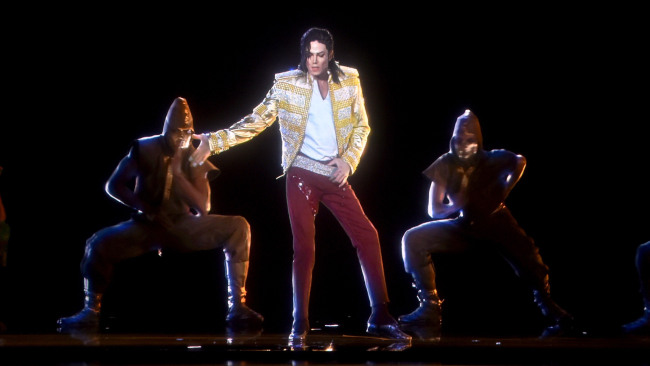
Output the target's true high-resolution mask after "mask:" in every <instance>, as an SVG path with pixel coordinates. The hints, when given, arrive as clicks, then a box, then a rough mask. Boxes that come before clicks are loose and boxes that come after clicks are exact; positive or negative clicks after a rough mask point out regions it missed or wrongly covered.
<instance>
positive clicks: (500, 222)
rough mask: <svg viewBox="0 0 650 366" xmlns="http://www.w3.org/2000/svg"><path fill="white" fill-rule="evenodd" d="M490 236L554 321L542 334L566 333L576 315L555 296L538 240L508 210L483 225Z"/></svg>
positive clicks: (494, 215) (539, 305)
mask: <svg viewBox="0 0 650 366" xmlns="http://www.w3.org/2000/svg"><path fill="white" fill-rule="evenodd" d="M481 232H483V233H485V235H486V238H487V239H488V240H489V241H490V242H492V243H494V244H495V245H497V250H498V251H499V253H500V254H501V255H502V256H503V257H504V258H505V259H506V260H507V261H508V263H509V264H510V265H511V266H512V268H513V269H514V270H515V272H516V273H517V275H518V276H519V277H520V278H521V279H522V280H524V282H525V283H526V284H527V285H528V286H529V287H530V288H531V289H532V290H533V296H534V300H535V303H536V304H537V306H538V307H539V309H540V311H541V312H542V314H543V315H544V316H545V317H546V318H547V319H548V321H549V323H550V324H551V325H550V326H549V327H547V328H546V330H545V331H544V332H543V333H542V337H548V336H553V335H559V334H563V333H566V332H567V331H569V330H570V329H571V328H572V327H573V316H571V315H570V314H569V313H568V312H567V311H566V310H564V309H563V308H562V307H560V306H559V305H558V304H557V303H556V302H555V301H554V300H553V299H552V298H551V290H550V283H549V275H548V267H547V266H546V264H544V262H543V260H542V257H541V256H540V254H539V249H538V248H537V246H536V245H535V242H534V241H533V239H532V238H530V237H529V236H528V235H527V234H526V232H525V231H524V230H523V229H522V228H521V227H520V226H519V224H518V223H517V221H516V220H515V219H514V217H513V216H512V215H511V214H510V211H509V210H508V209H502V210H501V211H499V212H498V213H496V214H493V220H490V223H489V227H487V228H481Z"/></svg>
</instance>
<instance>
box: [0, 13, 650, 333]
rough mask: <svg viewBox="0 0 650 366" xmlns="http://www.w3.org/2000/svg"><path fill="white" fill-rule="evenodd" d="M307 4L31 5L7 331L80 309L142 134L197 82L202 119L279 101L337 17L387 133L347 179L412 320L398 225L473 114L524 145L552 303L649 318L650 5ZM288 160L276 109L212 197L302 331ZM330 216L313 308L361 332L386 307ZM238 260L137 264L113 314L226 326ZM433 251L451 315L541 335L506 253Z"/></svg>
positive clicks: (2, 160) (197, 257)
mask: <svg viewBox="0 0 650 366" xmlns="http://www.w3.org/2000/svg"><path fill="white" fill-rule="evenodd" d="M251 7H256V6H251ZM297 9H301V10H300V11H294V12H285V10H282V11H278V12H277V13H275V14H271V13H270V12H271V11H272V10H271V9H270V8H268V9H266V8H264V9H257V10H254V9H239V10H237V11H232V12H228V13H226V12H222V11H219V10H210V9H176V8H173V9H172V8H168V9H133V8H118V7H111V8H100V7H96V8H87V9H62V8H57V9H18V10H17V11H16V12H15V13H14V14H15V16H16V17H18V19H19V20H20V21H17V22H16V23H17V26H15V27H12V28H11V29H8V30H7V32H6V33H5V34H6V35H7V39H8V43H7V44H6V45H5V48H4V49H5V52H4V57H3V58H4V59H5V61H8V63H9V66H5V69H4V70H5V72H4V76H3V79H6V80H7V81H6V82H3V84H4V86H5V97H4V98H3V101H4V103H3V105H4V108H3V110H4V111H5V113H6V114H5V116H6V117H5V118H4V119H3V121H2V122H0V123H1V127H0V165H2V166H3V167H4V168H5V169H4V172H3V173H2V175H1V176H0V194H1V195H2V198H3V201H4V203H5V206H6V209H7V213H8V223H9V224H10V225H11V228H12V236H11V239H10V249H9V258H8V259H9V260H8V266H7V267H6V268H3V269H2V276H3V277H2V279H1V281H2V282H1V284H2V289H0V299H1V300H0V304H1V305H0V309H2V314H0V319H1V320H3V321H4V322H5V323H6V324H7V325H8V327H9V330H10V331H15V332H33V331H51V330H53V329H54V323H55V321H56V319H57V318H58V317H60V316H64V315H69V314H72V313H73V312H75V311H77V310H78V309H79V307H80V306H81V302H82V292H81V289H82V281H81V277H80V275H79V261H80V260H81V257H82V254H83V249H84V244H85V240H86V239H87V238H88V237H90V236H91V235H92V233H94V232H95V231H97V230H99V229H101V228H103V227H106V226H109V225H113V224H115V223H117V222H119V221H122V220H124V219H127V218H128V211H127V210H126V209H124V208H123V207H121V206H120V205H119V204H117V203H116V202H114V201H112V200H111V199H110V198H109V197H108V196H107V195H106V194H105V193H104V191H103V188H104V183H105V182H106V179H107V178H108V177H109V175H110V174H111V172H112V170H113V168H114V167H115V166H116V164H117V163H118V162H119V160H120V159H121V158H122V157H123V155H124V154H125V153H126V152H127V151H128V148H129V144H130V142H131V141H132V140H133V139H135V138H138V137H142V136H148V135H153V134H157V133H160V132H161V130H162V124H163V121H164V117H165V114H166V112H167V108H168V107H169V105H170V103H171V101H172V100H173V98H174V97H176V96H183V97H185V98H187V100H188V102H189V105H190V107H191V109H192V112H193V115H194V119H195V127H196V129H197V130H198V131H199V132H208V131H214V130H217V129H220V128H224V127H227V126H229V125H230V124H232V123H234V122H235V121H237V120H238V119H239V118H241V117H242V116H244V115H246V114H248V113H250V111H251V110H252V108H253V107H255V106H256V105H257V104H258V103H259V102H260V101H261V100H262V98H263V97H264V96H265V93H266V92H267V91H268V90H269V89H270V87H271V85H272V81H273V75H274V73H277V72H282V71H286V70H288V69H292V68H295V67H296V65H297V63H298V61H299V49H298V42H299V38H300V35H301V34H302V33H303V32H304V31H305V30H306V29H308V28H309V27H310V26H320V27H326V28H329V29H330V30H331V31H332V33H333V35H334V38H335V58H336V59H337V60H339V61H340V63H341V64H343V65H348V66H352V67H356V68H358V70H359V71H360V75H361V83H362V86H363V90H364V94H365V101H366V108H367V112H368V115H369V120H370V125H371V128H372V132H371V134H370V137H369V140H368V144H367V149H366V152H365V155H364V157H363V159H362V161H361V164H360V166H359V169H358V170H357V172H356V173H355V174H354V175H353V176H352V177H351V178H350V179H349V181H350V183H351V184H352V186H353V188H354V189H355V191H356V193H357V195H358V197H359V199H360V200H361V202H362V204H363V206H364V208H365V210H366V214H367V215H368V216H369V218H370V219H371V220H372V221H373V223H374V224H375V226H376V227H377V229H378V231H379V235H380V239H381V243H382V251H383V259H384V265H385V271H386V277H387V282H388V289H389V294H390V296H391V299H392V302H391V304H390V306H391V310H392V312H393V313H394V314H395V315H396V316H397V315H399V314H403V313H406V312H410V311H411V310H412V309H413V308H414V307H415V306H416V299H415V291H414V290H413V289H412V288H411V287H410V279H409V277H408V276H407V275H406V274H405V272H404V270H403V266H402V260H401V254H400V239H401V236H402V234H403V233H404V231H405V230H407V229H409V228H410V227H412V226H415V225H417V224H420V223H422V222H424V221H426V220H427V218H428V217H427V216H426V203H427V201H426V196H427V191H428V182H427V180H426V179H425V178H424V176H423V175H422V174H421V172H422V170H424V169H425V168H426V167H427V166H428V165H429V164H430V163H431V162H432V161H433V160H434V159H435V158H436V157H437V156H439V155H440V154H442V153H444V152H445V151H447V150H448V148H449V138H450V136H451V132H452V127H453V123H454V121H455V118H456V117H457V116H458V115H460V114H462V113H463V111H464V110H465V109H466V108H470V109H472V110H473V111H474V112H475V113H476V115H477V116H478V117H479V119H480V121H481V124H482V129H483V135H484V141H485V147H486V148H488V149H493V148H504V149H508V150H511V151H514V152H517V153H520V154H523V155H524V156H526V158H527V159H528V167H527V169H526V172H525V173H524V176H523V178H522V180H521V182H520V183H519V185H518V186H517V187H516V188H515V189H514V191H513V192H512V194H511V196H510V197H509V199H508V201H507V204H508V205H509V207H510V208H511V210H512V211H513V213H514V215H515V217H516V218H517V219H518V220H519V222H520V224H521V225H522V226H523V228H524V229H525V230H526V231H527V232H528V234H529V235H531V236H532V237H533V238H534V239H535V241H536V243H537V244H538V246H539V248H540V252H541V254H542V256H543V258H544V260H545V262H546V263H547V264H548V265H549V267H550V276H551V286H552V287H551V288H552V292H553V294H554V297H555V299H556V300H557V302H559V303H560V304H561V305H563V306H564V307H566V308H567V310H569V311H570V312H572V313H574V314H575V316H576V318H577V319H578V320H579V321H581V322H583V323H584V324H586V325H587V326H590V327H591V326H593V327H601V326H603V325H617V324H619V323H623V322H627V321H630V320H632V319H635V318H636V317H637V316H638V315H639V314H640V313H641V309H642V303H641V299H640V296H639V294H638V292H637V289H638V280H637V278H636V273H635V269H634V253H635V249H636V247H637V246H638V245H639V244H641V243H642V242H645V241H648V240H650V230H648V223H649V222H650V220H649V219H650V214H649V211H648V209H647V207H648V204H649V203H650V194H649V193H648V189H647V186H648V183H647V174H648V162H647V158H648V152H647V146H648V144H647V141H648V134H647V132H648V127H647V124H648V122H649V121H648V117H647V100H648V98H647V97H648V95H647V94H648V93H647V90H646V89H647V88H646V87H645V86H646V85H647V81H648V80H647V70H646V65H647V59H645V61H644V59H643V57H645V56H644V53H643V52H642V50H643V45H644V44H645V43H647V40H646V39H645V38H646V37H645V36H642V32H643V31H646V33H647V27H645V26H644V25H643V23H642V22H641V19H639V13H640V12H639V11H637V10H636V9H622V8H617V9H610V8H604V7H603V8H595V7H593V6H592V7H589V8H577V7H576V8H533V7H532V6H531V7H530V8H514V9H512V8H510V9H506V8H470V7H467V8H462V7H459V8H456V9H434V10H433V11H430V10H426V11H425V10H424V9H418V8H417V7H412V8H408V9H391V10H387V9H384V10H379V12H374V11H373V12H368V10H367V9H363V8H360V7H358V8H354V7H352V8H349V7H347V6H341V7H337V6H336V5H328V10H327V11H326V12H321V13H319V14H317V13H315V12H314V11H312V10H310V9H307V8H305V7H304V6H300V7H297ZM73 10H74V12H73ZM68 12H70V13H68ZM71 14H77V15H74V16H73V15H71ZM315 14H316V15H315ZM328 14H330V15H328ZM504 14H508V15H507V16H506V15H504ZM7 112H8V113H7ZM280 154H281V151H280V140H279V132H278V130H277V126H276V125H274V126H272V127H270V128H269V129H268V130H266V131H265V132H263V133H262V134H261V135H259V136H258V137H256V138H255V139H254V140H252V141H250V142H248V143H246V144H243V145H240V146H237V147H235V148H232V149H231V150H229V151H227V152H225V153H223V154H221V155H218V156H214V157H212V158H211V161H212V162H214V163H215V164H216V165H217V166H218V167H219V168H220V169H221V170H222V174H221V176H220V177H219V178H218V179H217V180H216V181H214V183H213V184H212V189H213V207H214V209H213V212H214V213H219V214H228V215H243V216H244V217H246V218H247V219H248V220H249V222H250V224H251V229H252V240H253V243H252V249H251V263H250V275H249V279H248V290H249V299H248V301H249V304H250V305H251V306H252V307H253V308H255V309H257V310H259V311H260V312H261V313H262V314H263V315H264V316H265V317H266V319H267V328H268V329H269V330H277V331H282V332H284V331H286V332H288V331H289V328H290V319H291V259H292V258H291V256H292V249H291V235H290V231H289V221H288V218H287V215H286V207H285V197H284V183H285V182H284V178H280V179H276V178H277V177H278V176H279V175H280V174H281V168H280ZM316 225H317V238H316V245H317V258H316V268H315V272H314V283H313V289H312V308H311V314H312V318H313V319H314V321H318V322H321V321H322V322H326V321H327V322H329V321H331V322H339V323H346V322H347V323H349V324H351V326H358V327H360V328H362V327H363V324H364V322H365V320H366V319H367V316H368V314H369V308H368V299H367V297H366V294H365V288H364V286H363V279H362V275H361V271H360V268H359V265H358V262H357V259H356V255H355V251H354V250H353V248H352V247H351V245H350V243H349V240H348V239H347V236H346V235H345V234H344V233H343V231H342V229H341V228H340V226H339V225H338V223H337V222H336V220H335V219H334V218H333V217H332V216H331V215H330V213H329V212H328V211H327V209H325V208H324V207H321V211H320V213H319V215H318V216H317V219H316ZM222 259H223V254H222V253H221V252H220V251H211V252H207V253H198V254H192V255H186V256H180V257H172V258H170V257H167V258H166V257H165V256H164V255H163V257H162V260H161V258H156V257H155V256H145V257H143V258H140V259H138V260H134V261H129V262H128V263H125V264H124V265H123V266H121V268H120V270H119V273H118V276H117V278H116V283H115V284H114V286H113V288H112V289H111V293H110V295H107V297H108V298H107V304H106V307H105V308H106V310H107V311H108V312H109V313H110V314H111V315H112V316H115V319H116V320H115V322H116V323H115V324H118V325H116V327H119V326H121V327H123V328H122V329H134V328H133V327H136V326H138V325H139V326H141V327H142V329H161V330H166V329H167V330H168V329H170V327H181V326H183V327H186V328H187V329H189V330H206V329H207V330H212V329H214V328H213V327H219V326H220V325H219V324H221V323H220V322H222V319H223V317H224V315H225V306H226V304H225V298H226V293H225V280H224V277H223V276H224V272H223V261H222ZM434 261H435V264H436V267H437V269H438V285H439V288H440V292H441V295H442V296H443V297H444V298H445V307H444V309H445V310H444V311H445V326H446V327H448V329H449V330H450V331H457V332H460V333H462V332H466V333H479V332H482V333H485V334H498V333H508V334H510V333H512V334H526V333H529V332H530V333H536V332H538V331H539V329H540V328H539V327H540V324H541V322H542V320H541V317H540V316H539V314H538V311H537V310H536V308H535V306H534V304H533V303H532V295H531V294H530V293H529V291H528V290H527V289H525V288H524V287H523V286H522V284H521V283H520V282H519V280H518V278H517V277H516V276H515V275H514V274H513V273H512V271H511V269H510V268H509V266H508V265H507V264H506V263H505V262H504V261H502V260H501V259H500V258H499V257H497V256H496V255H494V254H490V253H477V254H467V255H447V256H439V257H436V258H434ZM119 319H121V320H119ZM129 325H130V326H132V327H131V328H129Z"/></svg>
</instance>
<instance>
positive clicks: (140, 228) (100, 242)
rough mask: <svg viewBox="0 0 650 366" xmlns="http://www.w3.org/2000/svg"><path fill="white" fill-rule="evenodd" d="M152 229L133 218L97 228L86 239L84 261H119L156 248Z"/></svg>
mask: <svg viewBox="0 0 650 366" xmlns="http://www.w3.org/2000/svg"><path fill="white" fill-rule="evenodd" d="M154 236H155V235H154V233H153V231H152V230H151V229H150V228H148V227H146V226H145V225H143V224H141V223H138V222H136V221H133V220H128V221H124V222H121V223H119V224H117V225H114V226H110V227H107V228H104V229H101V230H99V231H98V232H96V233H95V234H93V235H92V236H91V237H90V238H89V239H88V240H87V241H86V252H85V254H84V261H88V260H91V258H95V259H99V258H101V260H104V261H108V262H111V263H115V262H119V261H122V260H125V259H128V258H134V257H137V256H140V255H142V254H145V253H147V252H149V251H152V250H155V249H157V247H158V245H157V243H156V241H155V240H154V239H153V238H154Z"/></svg>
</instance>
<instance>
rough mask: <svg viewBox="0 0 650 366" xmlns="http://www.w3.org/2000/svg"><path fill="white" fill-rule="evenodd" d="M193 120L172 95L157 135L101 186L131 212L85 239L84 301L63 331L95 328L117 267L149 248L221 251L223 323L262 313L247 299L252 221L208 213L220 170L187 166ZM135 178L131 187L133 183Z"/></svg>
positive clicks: (139, 144) (254, 321)
mask: <svg viewBox="0 0 650 366" xmlns="http://www.w3.org/2000/svg"><path fill="white" fill-rule="evenodd" d="M193 133H194V122H193V119H192V114H191V112H190V108H189V106H188V104H187V101H186V100H185V99H184V98H181V97H178V98H176V99H174V101H173V103H172V105H171V107H170V108H169V111H168V113H167V116H166V118H165V124H164V127H163V132H162V134H159V135H155V136H150V137H143V138H140V139H137V140H136V141H134V143H133V146H132V147H131V149H130V151H129V153H128V154H127V155H126V156H125V157H124V158H123V159H122V160H121V161H120V163H119V165H118V166H117V168H116V169H115V171H114V172H113V174H112V175H111V176H110V178H109V180H108V182H107V183H106V192H107V193H108V195H109V196H111V197H112V198H114V199H115V200H117V201H119V202H120V203H122V204H124V205H125V206H127V207H129V208H131V209H133V210H134V213H133V215H132V217H131V219H129V220H127V221H124V222H121V223H119V224H117V225H114V226H111V227H107V228H104V229H102V230H100V231H98V232H96V233H95V234H93V235H92V236H91V237H90V238H89V239H88V240H87V241H86V249H85V253H84V256H83V260H82V262H81V273H82V275H83V278H84V291H85V298H84V306H83V308H82V309H81V311H79V312H78V313H77V314H75V315H73V316H70V317H65V318H61V319H59V320H58V324H59V326H60V328H59V330H60V331H61V332H67V331H70V330H79V329H98V327H99V321H100V314H101V305H102V296H103V294H104V292H105V291H106V289H107V287H108V285H109V283H110V281H111V278H112V276H113V271H114V268H115V265H116V264H117V263H119V262H122V261H124V260H126V259H129V258H134V257H137V256H140V255H143V254H145V253H148V252H151V251H158V250H161V249H172V250H175V251H178V252H190V251H198V250H209V249H215V248H223V252H224V254H225V264H226V277H227V283H228V313H227V315H226V324H227V325H228V326H233V327H236V326H242V327H250V326H259V325H261V323H262V321H263V317H262V316H261V315H260V314H258V313H257V312H255V311H253V310H252V309H250V308H249V307H248V306H247V305H246V303H245V298H246V288H245V284H246V277H247V275H248V264H249V252H250V243H251V238H250V226H249V224H248V222H247V221H246V219H245V218H243V217H241V216H224V215H215V214H209V212H210V184H209V183H210V181H211V180H212V179H214V178H215V177H216V176H217V175H218V174H219V170H218V169H217V167H215V166H214V165H213V164H212V163H210V162H209V161H205V162H204V163H203V164H200V165H191V164H190V163H189V160H188V158H189V156H191V154H192V153H193V152H194V150H195V148H194V146H193V145H192V144H191V138H192V134H193ZM133 180H135V186H133V187H132V182H133Z"/></svg>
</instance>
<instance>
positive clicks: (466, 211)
mask: <svg viewBox="0 0 650 366" xmlns="http://www.w3.org/2000/svg"><path fill="white" fill-rule="evenodd" d="M525 166H526V159H525V158H524V157H523V156H521V155H516V154H514V153H512V152H510V151H507V150H502V149H497V150H490V151H486V150H484V149H483V137H482V133H481V127H480V125H479V121H478V118H477V117H476V115H474V113H472V112H471V111H470V110H466V111H465V113H463V114H462V115H461V116H459V117H458V118H457V120H456V123H455V126H454V131H453V136H452V138H451V141H450V151H449V152H447V153H445V154H443V155H442V156H440V157H439V158H438V159H436V160H435V161H434V162H433V163H432V164H431V165H430V166H429V167H428V168H427V169H426V170H424V172H423V174H424V175H425V176H426V177H427V178H428V179H430V180H431V182H432V183H431V186H430V190H429V207H428V211H429V212H428V213H429V216H431V218H433V221H430V222H426V223H423V224H421V225H419V226H416V227H413V228H411V229H409V230H407V231H406V232H405V233H404V236H403V237H402V259H403V261H404V268H405V270H406V272H407V273H409V274H410V275H411V276H412V278H413V286H414V287H415V288H416V289H417V298H418V300H419V307H418V308H417V309H415V311H413V312H412V313H410V314H407V315H402V316H400V317H399V322H400V324H401V325H402V326H403V328H404V329H407V328H408V327H413V326H423V327H440V326H441V308H440V307H441V300H440V298H439V297H438V292H437V289H436V282H435V278H436V275H435V271H434V264H433V261H432V258H431V255H432V254H435V253H445V252H463V251H466V250H470V249H472V248H479V247H481V248H490V249H492V250H495V251H497V252H498V253H499V254H500V255H501V256H502V257H503V258H504V259H505V260H506V261H507V262H508V263H509V264H510V265H511V266H512V268H513V269H514V270H515V272H516V274H517V275H518V276H519V277H520V278H521V279H522V280H524V281H525V283H526V284H527V285H528V286H529V287H530V288H531V289H532V292H533V295H534V300H535V302H536V303H537V305H538V307H539V308H540V310H541V312H542V314H543V315H544V316H545V317H546V318H547V319H548V320H549V322H550V325H549V326H548V328H546V329H545V330H544V332H543V333H542V337H546V336H551V335H559V334H560V333H564V332H566V331H568V330H569V329H570V328H571V327H572V326H573V317H572V316H571V315H570V314H568V313H567V312H566V311H565V310H564V309H562V308H561V307H560V306H558V305H557V304H556V303H555V302H554V301H553V300H552V299H551V295H550V287H549V276H548V267H547V266H546V265H545V264H544V262H543V261H542V258H541V256H540V255H539V251H538V248H537V246H536V245H535V243H534V241H533V239H532V238H530V237H529V236H528V235H527V234H526V233H525V232H524V230H523V229H522V228H521V227H520V226H519V224H518V223H517V221H516V220H515V218H514V217H513V216H512V214H511V213H510V210H509V209H508V208H507V207H506V205H505V203H504V201H505V199H506V198H507V197H508V195H509V193H510V191H511V190H512V189H513V187H514V186H515V184H517V182H518V181H519V179H520V178H521V176H522V174H523V172H524V168H525Z"/></svg>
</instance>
